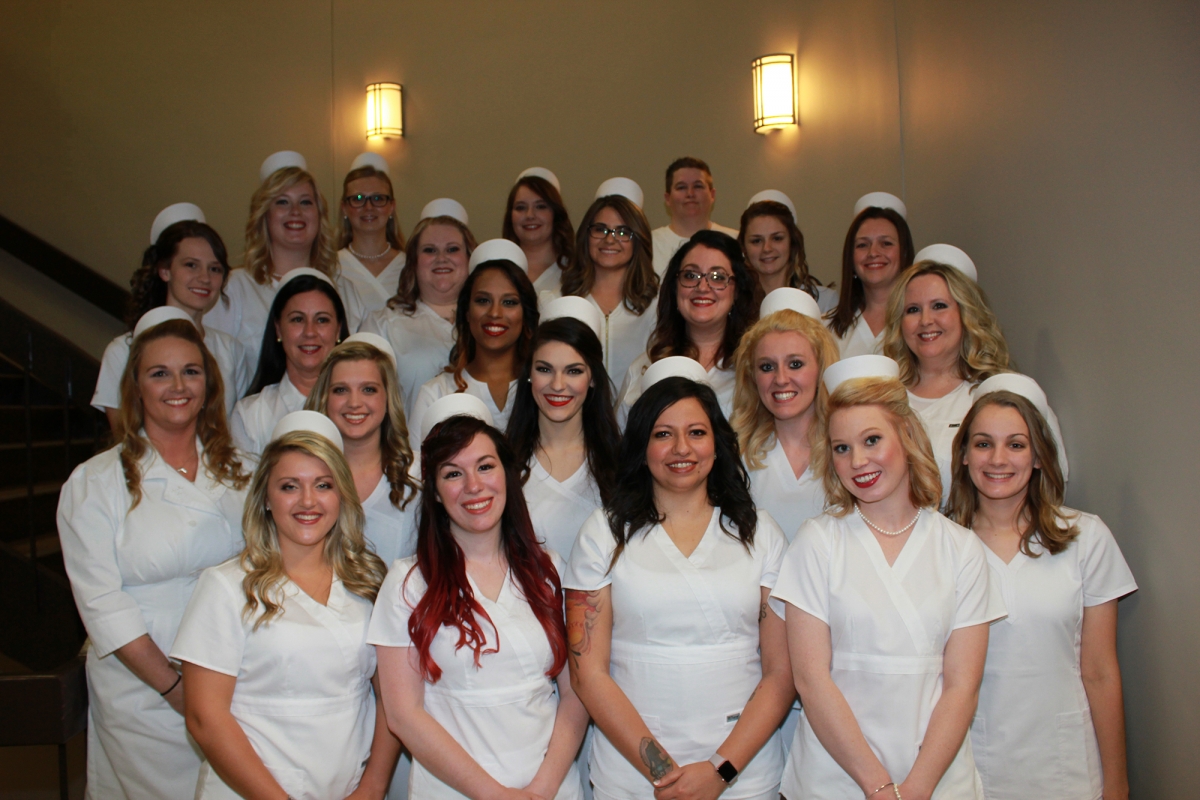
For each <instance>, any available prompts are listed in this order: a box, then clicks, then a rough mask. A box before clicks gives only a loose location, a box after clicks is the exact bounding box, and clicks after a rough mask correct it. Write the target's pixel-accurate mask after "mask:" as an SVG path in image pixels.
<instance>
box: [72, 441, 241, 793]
mask: <svg viewBox="0 0 1200 800" xmlns="http://www.w3.org/2000/svg"><path fill="white" fill-rule="evenodd" d="M196 449H197V451H200V450H201V448H200V443H199V442H197V443H196ZM120 453H121V447H120V446H118V447H113V448H111V449H109V450H106V451H104V452H103V453H100V454H99V455H96V456H94V457H93V458H91V459H89V460H88V461H86V462H84V463H83V464H81V465H79V466H78V467H76V468H75V471H74V472H72V473H71V477H70V478H69V479H68V480H67V483H66V484H65V485H64V486H63V489H62V494H61V495H60V497H59V502H58V533H59V538H60V539H61V540H62V550H63V560H64V561H65V563H66V567H67V575H68V576H69V577H70V579H71V591H72V592H73V594H74V595H75V605H76V606H77V607H78V608H79V615H80V616H81V617H82V618H83V622H84V625H85V627H86V628H87V632H88V636H89V637H90V639H91V647H90V648H89V649H88V654H87V680H88V698H89V705H88V742H87V796H88V797H89V798H96V800H110V798H159V797H191V796H192V794H193V793H194V792H195V790H196V775H197V773H198V772H199V770H200V758H201V757H200V752H199V750H197V749H196V748H195V746H194V745H192V744H191V740H190V739H189V738H188V735H187V730H186V729H185V726H184V720H183V717H182V716H180V715H179V714H178V713H176V711H175V710H174V709H173V708H171V707H170V705H168V704H167V701H166V700H164V699H163V698H162V697H160V696H159V694H158V692H157V691H155V690H154V689H153V688H152V687H150V686H148V685H147V684H145V683H144V682H142V680H141V679H140V678H138V677H137V676H136V675H134V674H133V673H132V672H130V671H129V669H128V668H127V667H125V665H124V664H122V663H121V662H120V661H119V660H118V659H117V657H116V655H114V654H113V651H114V650H116V649H118V648H120V647H122V646H124V645H127V644H129V643H130V642H132V641H133V640H134V639H137V638H138V637H140V636H142V635H143V634H149V635H150V638H151V640H152V641H153V642H154V644H156V645H157V646H158V648H159V649H160V650H162V651H163V652H164V653H166V652H168V651H169V650H170V648H171V642H172V641H174V639H175V632H176V631H177V630H178V628H179V620H180V619H181V618H182V617H183V612H184V608H185V607H186V606H187V603H188V599H189V598H190V597H191V596H192V590H193V589H194V588H195V586H196V578H197V576H198V575H199V574H200V571H201V570H203V569H204V568H206V567H210V566H212V565H213V564H219V563H221V562H222V561H224V560H225V559H227V558H229V557H230V556H231V555H233V554H234V553H236V552H238V551H239V550H241V548H242V506H243V504H244V502H245V496H246V495H245V492H244V491H237V490H235V489H231V488H229V487H227V486H225V485H224V484H222V483H218V482H216V481H213V480H212V479H211V478H210V476H209V474H208V472H207V471H206V470H203V469H201V471H200V474H199V475H198V476H197V477H196V482H195V483H191V482H190V481H188V480H187V478H185V477H183V476H182V475H180V474H179V473H178V472H176V471H175V470H174V469H172V468H171V467H170V466H169V465H168V464H167V463H166V462H164V461H163V460H162V458H161V457H159V455H158V453H157V452H156V451H155V450H154V448H153V447H149V448H147V452H146V455H145V456H143V457H142V459H141V462H140V466H141V472H142V500H141V502H140V503H138V505H137V507H136V508H133V509H132V510H131V509H130V506H131V505H132V502H133V498H132V497H130V495H129V492H128V490H127V489H126V488H125V475H124V472H123V471H122V469H121V460H120ZM202 463H203V462H202Z"/></svg>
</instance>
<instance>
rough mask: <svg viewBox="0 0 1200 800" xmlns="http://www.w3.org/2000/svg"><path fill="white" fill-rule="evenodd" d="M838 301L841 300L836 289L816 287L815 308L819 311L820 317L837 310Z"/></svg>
mask: <svg viewBox="0 0 1200 800" xmlns="http://www.w3.org/2000/svg"><path fill="white" fill-rule="evenodd" d="M839 299H841V298H840V296H839V295H838V290H837V289H832V288H830V287H828V286H818V287H817V298H816V300H817V308H819V309H820V310H821V314H822V316H823V315H825V314H828V313H829V312H830V311H833V310H834V309H835V308H837V304H838V300H839Z"/></svg>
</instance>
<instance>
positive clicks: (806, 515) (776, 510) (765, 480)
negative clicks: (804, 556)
mask: <svg viewBox="0 0 1200 800" xmlns="http://www.w3.org/2000/svg"><path fill="white" fill-rule="evenodd" d="M747 472H748V473H749V474H750V495H751V496H752V497H753V498H754V505H756V506H757V507H759V508H762V509H766V511H767V512H768V513H770V515H771V517H772V518H773V519H774V520H775V521H776V522H778V523H779V527H780V528H782V529H783V533H784V535H785V536H787V538H788V541H789V542H790V541H792V539H794V538H795V537H796V531H797V529H799V527H800V526H801V525H802V524H804V522H805V521H807V520H809V519H812V518H813V517H816V516H820V515H821V513H822V512H824V510H825V486H824V484H822V482H821V479H820V478H818V477H817V476H816V475H813V471H812V467H811V466H809V467H808V468H807V469H805V470H804V472H803V473H802V474H801V475H800V477H799V478H797V477H796V473H795V472H794V471H793V470H792V465H791V464H789V463H788V459H787V453H785V452H784V451H783V446H782V445H780V444H779V440H778V439H775V440H774V444H773V446H772V447H771V449H770V450H768V451H767V456H766V458H765V459H763V468H762V469H749V468H747Z"/></svg>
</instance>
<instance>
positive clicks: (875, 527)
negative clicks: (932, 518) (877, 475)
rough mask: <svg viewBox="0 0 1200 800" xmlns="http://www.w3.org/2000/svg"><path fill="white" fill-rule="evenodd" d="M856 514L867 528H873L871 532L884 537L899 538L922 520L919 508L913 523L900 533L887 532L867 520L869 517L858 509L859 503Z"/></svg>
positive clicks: (855, 507) (856, 506) (855, 506)
mask: <svg viewBox="0 0 1200 800" xmlns="http://www.w3.org/2000/svg"><path fill="white" fill-rule="evenodd" d="M854 512H855V513H856V514H858V516H859V517H861V518H862V521H863V522H865V523H867V527H869V528H871V530H874V531H878V532H880V533H882V534H883V535H884V536H899V535H900V534H902V533H905V532H907V531H908V529H909V528H911V527H912V526H913V525H916V524H917V520H919V519H920V518H921V509H919V508H918V509H917V515H916V516H915V517H913V518H912V522H910V523H908V524H907V525H905V526H904V527H903V528H901V529H900V530H898V531H885V530H884V529H883V528H881V527H879V526H878V525H876V524H875V523H874V522H871V520H869V519H867V515H866V514H864V513H862V509H861V508H859V507H858V503H855V504H854Z"/></svg>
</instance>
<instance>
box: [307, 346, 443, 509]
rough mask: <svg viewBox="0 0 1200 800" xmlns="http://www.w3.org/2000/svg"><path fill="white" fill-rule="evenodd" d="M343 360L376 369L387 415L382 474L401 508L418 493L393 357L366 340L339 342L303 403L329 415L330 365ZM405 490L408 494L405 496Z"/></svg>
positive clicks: (381, 440) (383, 429) (392, 498)
mask: <svg viewBox="0 0 1200 800" xmlns="http://www.w3.org/2000/svg"><path fill="white" fill-rule="evenodd" d="M346 361H370V362H371V363H372V364H374V365H375V367H376V368H377V369H378V370H379V377H380V379H381V380H382V382H383V392H384V396H385V397H386V398H387V415H386V416H384V418H383V425H382V426H380V428H379V449H380V451H381V453H380V454H381V455H382V456H383V474H384V476H385V477H386V478H387V481H388V484H389V485H390V486H391V487H392V491H391V493H390V494H389V495H388V499H389V500H390V501H391V503H392V505H393V506H395V507H396V508H398V509H400V510H401V511H403V510H404V508H405V507H406V506H407V505H408V504H409V503H410V502H411V501H412V499H413V498H414V497H416V495H417V490H418V488H420V487H419V485H418V483H417V481H416V480H414V479H413V477H412V475H410V474H409V468H410V467H411V466H412V463H413V452H412V447H411V446H410V445H409V443H408V423H407V422H406V421H405V419H404V399H403V398H402V397H401V396H400V380H399V378H397V377H396V368H395V367H394V366H392V360H391V359H390V358H388V357H387V356H386V355H384V354H383V353H381V352H380V351H379V349H378V348H376V347H372V346H371V345H369V344H367V343H366V342H342V343H341V344H339V345H338V346H337V347H335V348H333V350H332V351H331V352H330V353H329V355H328V356H326V357H325V363H324V364H322V365H321V372H320V374H319V375H317V382H316V383H315V384H314V385H313V389H312V391H311V392H309V394H308V400H307V401H305V403H304V407H305V408H307V409H309V410H310V411H319V412H321V413H322V414H325V415H326V416H328V409H329V390H330V388H331V387H332V385H333V368H334V367H335V366H336V365H338V364H341V363H344V362H346ZM406 494H407V497H406V496H405V495H406Z"/></svg>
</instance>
